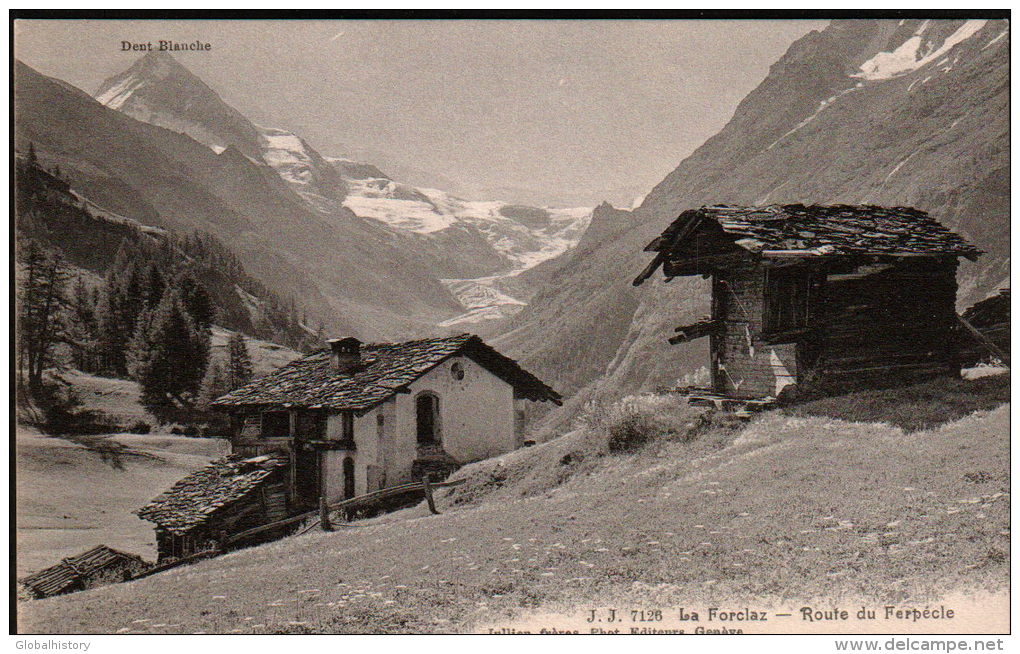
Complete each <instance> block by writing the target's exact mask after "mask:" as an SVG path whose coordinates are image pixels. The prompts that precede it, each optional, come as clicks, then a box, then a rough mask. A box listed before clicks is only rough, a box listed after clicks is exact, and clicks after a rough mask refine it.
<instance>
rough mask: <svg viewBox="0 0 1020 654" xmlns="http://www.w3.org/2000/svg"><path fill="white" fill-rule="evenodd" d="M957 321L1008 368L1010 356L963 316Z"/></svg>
mask: <svg viewBox="0 0 1020 654" xmlns="http://www.w3.org/2000/svg"><path fill="white" fill-rule="evenodd" d="M956 319H957V320H959V321H960V324H961V325H963V326H964V328H966V330H967V331H968V332H970V334H971V336H973V337H974V338H976V339H977V340H978V342H979V343H981V344H982V345H984V346H985V347H986V348H988V351H989V352H991V353H992V354H994V355H995V356H997V357H999V361H1002V362H1003V363H1005V364H1006V365H1007V366H1008V365H1009V355H1008V354H1006V353H1005V352H1004V351H1002V349H1001V348H1000V347H999V346H998V345H996V344H995V343H993V342H992V339H990V338H988V337H987V336H985V335H984V334H982V333H981V330H979V329H978V328H977V327H975V326H974V325H972V324H970V323H969V322H968V321H967V320H964V318H963V316H957V317H956Z"/></svg>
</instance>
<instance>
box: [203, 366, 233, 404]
mask: <svg viewBox="0 0 1020 654" xmlns="http://www.w3.org/2000/svg"><path fill="white" fill-rule="evenodd" d="M230 391H231V388H230V385H229V384H228V382H227V373H226V371H225V370H224V369H223V365H222V364H221V363H220V362H219V361H214V362H213V363H211V364H209V370H208V372H206V374H205V379H204V380H203V381H202V404H203V405H208V404H209V403H210V402H213V401H214V400H216V399H217V398H218V397H221V396H223V395H226V394H227V393H229V392H230Z"/></svg>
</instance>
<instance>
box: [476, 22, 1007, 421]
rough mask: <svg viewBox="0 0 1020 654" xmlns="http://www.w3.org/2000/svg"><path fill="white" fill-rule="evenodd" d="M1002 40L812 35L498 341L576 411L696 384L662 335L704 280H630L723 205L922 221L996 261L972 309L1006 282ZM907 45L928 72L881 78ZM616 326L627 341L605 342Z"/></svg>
mask: <svg viewBox="0 0 1020 654" xmlns="http://www.w3.org/2000/svg"><path fill="white" fill-rule="evenodd" d="M1007 31H1008V24H1007V23H1005V22H1003V21H981V24H980V25H978V24H976V23H975V22H972V21H964V20H954V21H921V20H913V21H902V22H900V23H897V22H896V21H856V20H855V21H833V22H832V24H831V25H830V26H829V27H828V28H826V29H825V30H822V31H815V32H811V33H809V34H808V35H806V36H804V37H803V38H801V39H800V40H798V41H797V42H795V43H794V44H793V45H791V47H790V48H789V50H788V51H787V53H786V54H784V55H783V57H781V58H780V59H779V60H778V61H777V62H776V63H775V64H773V66H772V67H771V68H770V71H769V74H768V76H767V77H766V78H765V80H764V81H763V82H762V83H761V84H760V85H759V86H758V87H757V88H756V89H754V90H753V91H751V93H749V94H748V96H747V97H746V98H745V99H744V100H743V101H741V102H740V104H739V105H738V107H737V109H736V111H735V112H734V115H733V117H732V119H731V120H730V121H729V122H728V123H727V124H726V126H724V127H723V129H722V130H720V132H719V133H717V134H716V135H714V136H713V137H711V138H709V139H708V140H707V141H706V142H705V143H704V144H703V145H702V146H701V147H699V148H698V149H697V150H696V151H695V152H694V153H692V154H691V155H690V156H689V157H687V158H686V159H684V161H683V162H681V163H680V165H679V166H678V167H677V168H676V169H675V170H674V171H673V172H671V173H670V174H669V175H667V176H666V177H665V178H664V179H663V181H662V182H660V183H659V184H658V185H656V186H655V188H654V189H653V190H652V191H651V192H650V193H649V194H648V195H647V196H646V198H645V199H644V201H643V202H642V204H641V205H640V206H639V207H638V208H636V209H634V210H633V211H632V212H629V217H626V218H622V219H621V218H618V220H624V221H625V222H627V224H628V225H629V228H628V229H625V230H621V231H618V232H612V233H607V234H605V235H604V236H603V237H602V238H599V239H592V240H590V241H589V242H587V243H585V242H582V244H581V245H579V246H578V248H577V249H576V250H575V251H574V252H573V253H571V254H570V255H567V256H566V257H565V259H570V260H571V262H570V263H563V262H557V265H558V267H556V270H555V272H554V274H552V275H551V276H550V277H549V278H548V279H546V280H545V283H544V285H543V286H542V287H541V288H540V289H539V290H538V291H537V294H536V298H539V299H536V301H534V302H532V303H531V304H530V305H529V306H528V307H525V308H524V309H523V310H522V311H521V312H520V313H519V314H517V315H516V316H515V317H514V318H513V319H512V320H511V321H510V322H509V324H508V327H507V329H506V330H505V332H503V333H502V334H501V335H500V336H499V337H498V338H497V339H495V343H496V344H497V346H499V347H502V348H503V349H505V350H506V351H507V352H509V353H510V354H511V355H513V356H515V357H518V358H520V359H521V360H522V362H523V363H524V364H525V365H527V366H529V368H531V369H534V370H536V372H537V373H538V374H540V375H551V376H552V377H553V379H554V380H557V379H558V380H559V382H560V384H561V386H562V387H561V388H560V390H561V391H562V392H564V393H565V394H570V393H573V392H577V393H578V396H577V397H576V398H575V399H574V401H573V405H574V409H576V407H577V406H579V405H580V404H582V403H583V402H586V401H588V400H591V399H593V398H597V397H601V396H605V397H609V398H613V397H619V396H620V395H624V394H627V393H631V392H636V391H642V390H651V389H654V388H656V387H657V386H662V385H672V384H675V383H677V382H678V381H680V380H681V379H682V378H683V377H684V376H685V375H696V374H698V369H699V368H701V367H702V366H705V365H706V364H707V361H708V359H707V356H706V353H705V351H704V346H703V345H702V344H700V343H694V344H687V345H683V346H669V345H667V344H666V338H667V337H668V336H669V335H670V332H671V331H672V327H673V326H675V325H677V324H682V323H684V322H693V321H696V320H697V319H698V318H700V317H701V315H703V314H704V312H705V311H706V310H707V306H708V305H707V287H706V286H705V283H704V282H703V280H700V279H697V278H694V279H692V278H679V279H675V280H674V281H673V282H672V283H670V284H663V283H661V282H656V283H650V284H645V285H644V286H642V287H641V288H640V289H634V288H633V287H631V285H630V281H631V280H632V279H633V278H634V277H635V276H636V275H637V273H638V272H640V270H641V269H642V268H643V267H644V266H645V265H646V264H647V263H648V261H647V259H648V257H647V254H646V253H644V252H643V251H642V250H643V248H644V246H645V245H646V244H647V243H648V242H649V241H651V240H652V239H653V238H655V237H656V236H658V234H659V233H660V232H661V231H662V230H663V229H664V228H665V227H666V226H667V225H668V224H669V223H670V222H671V221H672V220H673V219H674V218H676V216H677V215H678V214H679V213H680V212H682V211H683V210H685V209H691V208H697V207H698V206H702V205H707V204H716V203H729V204H748V205H754V204H765V203H784V202H790V203H807V204H812V203H817V204H836V203H846V204H864V203H871V204H888V205H909V206H914V207H916V208H919V209H923V210H926V211H928V212H929V213H930V214H931V215H932V216H933V217H934V218H936V219H937V220H939V221H940V222H942V223H943V224H944V225H946V226H947V227H949V228H951V229H953V230H955V231H958V232H959V233H961V234H962V235H963V236H965V237H967V238H969V239H970V240H972V241H973V242H974V243H975V244H976V245H977V246H978V247H980V248H981V249H983V250H985V251H986V252H987V254H985V255H984V256H983V257H982V258H981V259H979V261H978V262H977V263H970V262H964V264H963V265H962V266H961V270H960V274H959V282H960V292H959V295H958V299H959V304H960V306H961V308H962V307H963V306H967V305H968V304H970V303H972V302H973V301H975V300H978V299H981V298H982V297H984V296H985V295H987V293H988V291H989V290H992V289H994V288H996V287H998V286H999V285H1001V284H1002V283H1003V282H1004V281H1005V280H1008V276H1009V251H1008V245H1007V243H1008V239H1004V238H1002V236H1003V234H1008V233H1009V202H1008V201H1009V194H1008V189H1009V179H1008V174H1009V173H1008V171H1009V120H1008V115H1009V114H1008V98H1009V87H1008V79H1009V62H1008V51H1009V48H1008V39H1006V38H1004V37H1003V35H1004V34H1006V33H1007ZM947 43H949V47H948V48H946V49H944V50H943V51H942V52H940V48H943V46H945V45H946V44H947ZM904 44H907V46H906V49H908V50H909V49H910V48H914V50H913V51H912V52H913V53H914V54H915V55H916V59H914V60H913V61H914V63H915V64H917V65H907V66H902V65H901V66H900V69H899V70H898V71H897V72H895V73H892V74H881V75H876V74H875V73H876V72H877V71H887V70H888V62H889V61H890V56H891V55H892V54H893V53H896V52H898V51H899V52H900V53H901V54H902V52H903V50H901V48H903V47H904ZM883 53H885V55H884V54H883ZM932 53H938V55H937V56H936V57H935V58H933V59H930V60H926V61H924V60H923V58H924V57H925V56H926V55H929V54H932ZM897 57H899V58H900V59H909V57H900V55H897ZM876 61H877V64H876ZM869 62H871V63H870V64H869ZM883 62H884V63H883ZM918 62H920V63H918ZM908 63H909V62H908ZM879 64H880V65H879ZM862 66H864V67H865V69H863V70H862ZM882 66H886V68H882ZM869 71H870V72H869ZM868 76H870V77H871V78H870V79H868V78H867V77H868ZM593 236H594V234H593ZM582 250H583V251H584V256H583V257H581V256H579V253H580V252H581V251H582ZM550 267H552V266H550ZM607 317H608V318H609V319H610V321H611V322H613V323H615V324H616V325H617V329H618V331H613V332H612V333H606V332H600V331H599V329H601V327H603V325H604V323H605V321H606V319H607ZM593 325H597V327H596V331H595V332H592V333H591V338H586V337H587V336H588V334H589V330H591V328H592V326H593ZM583 337H584V338H583ZM565 351H567V352H570V356H564V355H563V354H562V353H563V352H565ZM568 404H570V403H568ZM571 411H572V409H571V407H569V406H568V407H567V408H566V410H562V411H560V412H559V415H558V416H555V417H553V418H551V419H555V420H564V419H567V418H568V417H569V415H570V414H571Z"/></svg>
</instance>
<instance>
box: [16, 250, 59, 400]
mask: <svg viewBox="0 0 1020 654" xmlns="http://www.w3.org/2000/svg"><path fill="white" fill-rule="evenodd" d="M20 258H21V267H22V275H21V276H20V279H19V280H18V286H17V291H18V293H17V301H18V306H17V327H18V329H17V346H18V367H19V369H20V371H21V373H22V375H23V378H24V380H25V381H26V382H27V384H28V388H29V391H30V392H34V391H35V390H38V389H39V388H41V387H42V381H43V372H44V371H45V370H46V368H48V367H50V366H51V365H53V364H54V363H55V359H54V348H55V346H56V345H57V344H58V343H60V342H62V341H64V340H65V336H66V334H65V327H66V322H65V319H64V315H63V310H64V308H65V307H66V306H67V296H66V291H67V281H68V279H69V277H70V273H69V271H68V269H67V266H66V264H65V263H64V261H63V260H62V259H61V258H60V257H59V256H51V255H49V254H47V253H46V252H44V251H43V250H42V248H40V247H39V245H38V244H37V243H35V242H34V241H29V242H28V243H27V244H25V245H24V247H23V250H22V256H21V257H20Z"/></svg>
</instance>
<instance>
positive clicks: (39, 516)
mask: <svg viewBox="0 0 1020 654" xmlns="http://www.w3.org/2000/svg"><path fill="white" fill-rule="evenodd" d="M16 443H17V552H18V565H17V573H18V575H23V574H26V573H28V572H32V571H35V570H39V569H41V568H45V567H46V566H49V565H53V564H54V563H57V562H58V561H59V560H60V559H61V558H63V557H65V556H71V555H74V554H78V553H80V552H82V551H83V550H85V549H88V548H89V547H92V546H95V545H99V544H106V545H109V546H111V547H115V548H118V549H123V550H125V551H128V552H133V553H135V554H140V555H142V556H143V557H145V558H146V559H150V560H152V559H154V558H155V551H156V549H155V539H154V537H153V532H152V527H151V525H150V524H149V523H147V522H143V521H142V520H140V519H139V518H137V517H136V516H134V515H132V514H131V511H132V510H134V509H136V508H138V507H140V506H142V504H144V503H145V502H147V501H148V500H150V499H152V497H153V496H155V495H157V494H158V493H159V492H161V491H162V490H163V489H165V488H168V487H169V486H170V485H171V484H173V483H174V482H175V481H177V480H178V479H180V478H181V477H183V476H184V475H186V474H187V473H188V472H190V471H192V470H195V469H197V468H199V467H201V466H203V465H205V463H206V462H207V461H209V459H210V458H211V457H213V456H215V455H216V454H218V453H219V452H220V451H222V450H223V449H224V442H223V441H218V440H212V439H204V438H202V439H199V438H187V437H183V436H138V435H134V434H123V435H115V436H108V437H89V438H87V439H81V442H78V443H75V442H71V441H69V440H65V439H62V438H56V437H51V436H45V435H42V434H39V433H38V432H36V431H34V430H32V429H30V428H20V427H19V428H18V432H17V441H16Z"/></svg>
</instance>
